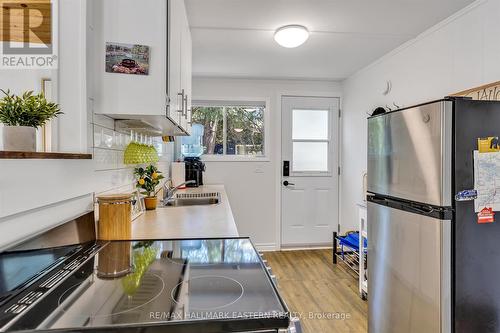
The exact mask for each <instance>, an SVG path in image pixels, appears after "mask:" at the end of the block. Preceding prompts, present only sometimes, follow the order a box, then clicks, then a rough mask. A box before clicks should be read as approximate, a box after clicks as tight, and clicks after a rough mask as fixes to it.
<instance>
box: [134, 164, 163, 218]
mask: <svg viewBox="0 0 500 333" xmlns="http://www.w3.org/2000/svg"><path fill="white" fill-rule="evenodd" d="M134 175H135V176H136V178H137V185H136V187H137V188H138V189H140V190H141V194H143V195H144V196H145V198H144V204H145V206H146V209H147V210H154V209H156V205H157V198H156V194H157V193H158V191H157V190H156V187H157V186H158V185H159V184H160V180H162V179H163V178H165V177H163V176H162V174H161V172H160V171H159V170H158V168H157V167H155V166H154V165H150V166H148V167H146V168H143V167H138V168H135V169H134Z"/></svg>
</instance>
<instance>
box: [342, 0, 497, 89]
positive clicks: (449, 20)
mask: <svg viewBox="0 0 500 333" xmlns="http://www.w3.org/2000/svg"><path fill="white" fill-rule="evenodd" d="M486 2H488V0H476V1H475V2H473V3H471V4H470V5H468V6H467V7H465V8H462V9H461V10H459V11H458V12H456V13H455V14H453V15H451V16H449V17H448V18H446V19H444V20H443V21H441V22H439V23H437V24H436V25H434V26H432V27H431V28H429V29H427V30H425V31H424V32H422V33H420V34H418V35H417V36H416V37H415V38H413V39H411V40H409V41H407V42H406V43H404V44H402V45H401V46H398V47H397V48H395V49H394V50H392V51H390V52H388V53H386V54H385V55H383V56H382V57H380V58H378V59H377V60H375V61H374V62H372V63H371V64H369V65H367V66H365V67H363V68H361V69H359V70H357V71H356V72H354V73H353V74H351V75H349V76H348V77H347V78H345V79H344V80H342V81H341V84H342V85H344V82H345V81H346V80H349V79H351V78H354V77H356V76H358V75H361V74H362V73H364V72H366V71H367V70H369V69H371V68H373V67H375V66H376V65H378V64H380V63H382V62H384V61H386V60H388V59H390V58H392V57H394V56H396V55H397V54H399V53H401V52H403V51H404V50H406V49H407V48H409V47H411V46H412V45H414V44H416V43H418V42H419V41H421V40H423V39H424V38H426V37H428V36H429V35H432V34H434V33H436V32H437V31H439V30H441V29H443V28H445V27H446V26H448V25H449V24H451V23H453V22H454V21H456V20H458V19H459V18H460V17H462V16H464V15H465V14H467V13H469V12H470V11H472V10H473V9H475V8H477V7H479V6H482V5H484V4H485V3H486Z"/></svg>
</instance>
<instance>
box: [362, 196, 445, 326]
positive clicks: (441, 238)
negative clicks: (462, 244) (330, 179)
mask: <svg viewBox="0 0 500 333" xmlns="http://www.w3.org/2000/svg"><path fill="white" fill-rule="evenodd" d="M367 221H368V287H369V290H370V294H369V295H368V310H369V314H368V332H369V333H401V332H405V333H422V332H425V333H449V332H450V331H451V328H450V323H451V313H450V309H451V304H450V293H451V290H450V271H451V262H450V253H451V243H450V237H451V231H450V230H451V229H450V225H451V222H450V221H444V220H438V219H435V218H431V217H428V216H424V215H419V214H414V213H409V212H405V211H402V210H397V209H394V208H390V207H386V206H382V205H379V204H376V203H373V202H368V215H367Z"/></svg>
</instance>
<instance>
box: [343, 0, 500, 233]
mask: <svg viewBox="0 0 500 333" xmlns="http://www.w3.org/2000/svg"><path fill="white" fill-rule="evenodd" d="M499 36H500V0H489V1H482V0H481V1H477V2H475V3H474V4H472V5H471V6H469V7H467V8H466V9H464V10H462V11H461V12H459V13H457V14H456V15H454V16H452V17H450V18H449V19H447V20H445V21H443V22H441V23H440V24H438V25H437V26H435V27H434V28H431V29H430V30H429V31H427V32H425V33H423V34H421V35H420V36H418V37H417V38H416V39H415V40H412V41H410V42H408V43H406V44H405V45H403V46H402V47H400V48H398V49H396V50H395V51H393V52H391V53H389V54H388V55H386V56H385V57H383V58H382V59H380V60H379V61H377V62H375V63H374V64H372V65H370V66H369V67H367V68H365V69H363V70H361V71H360V72H358V73H357V74H355V75H354V76H352V77H350V78H349V79H347V80H346V81H345V82H343V97H344V99H343V110H344V112H343V145H342V164H343V165H342V169H343V170H344V172H343V175H342V180H341V195H340V197H341V207H342V208H341V210H342V213H341V221H342V222H343V225H342V229H343V230H344V231H345V230H349V229H352V228H355V227H356V226H357V209H356V203H357V202H360V201H361V200H362V197H363V194H362V177H361V175H362V173H363V171H364V170H366V163H367V162H366V154H367V153H366V142H367V131H366V128H367V123H366V118H367V114H366V113H367V112H371V111H372V110H373V109H374V108H375V107H377V106H385V105H392V103H393V102H395V103H396V104H398V105H400V106H409V105H412V104H415V103H419V102H425V101H428V100H432V99H439V98H442V97H444V96H446V95H449V94H452V93H454V92H458V91H462V90H465V89H468V88H472V87H475V86H479V85H481V84H485V83H490V82H494V81H498V80H500V43H499ZM387 80H391V81H392V84H393V89H392V92H391V93H390V94H389V95H388V96H384V95H383V94H382V92H383V91H384V89H385V87H386V81H387Z"/></svg>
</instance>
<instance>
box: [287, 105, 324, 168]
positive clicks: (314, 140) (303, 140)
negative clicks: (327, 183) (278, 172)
mask: <svg viewBox="0 0 500 333" xmlns="http://www.w3.org/2000/svg"><path fill="white" fill-rule="evenodd" d="M295 110H297V111H309V112H318V111H319V112H325V111H326V112H327V117H328V121H327V138H326V139H294V138H293V125H294V119H293V112H294V111H295ZM333 117H334V115H333V114H332V110H331V109H324V108H323V109H322V108H295V109H292V123H291V130H292V133H291V134H292V138H291V144H292V147H291V150H292V151H291V153H292V159H291V161H290V162H291V168H290V170H291V174H294V175H295V176H297V177H298V176H310V177H316V176H331V175H332V172H333V171H332V168H333V166H332V161H333V156H332V153H333V152H332V144H333V142H332V141H333V134H332V130H333ZM296 142H302V143H326V145H327V154H328V156H327V170H300V171H297V170H295V169H294V167H293V162H294V157H295V147H294V143H296Z"/></svg>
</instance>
